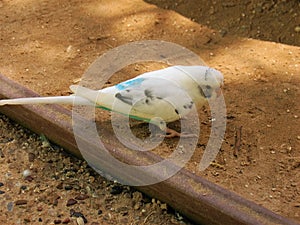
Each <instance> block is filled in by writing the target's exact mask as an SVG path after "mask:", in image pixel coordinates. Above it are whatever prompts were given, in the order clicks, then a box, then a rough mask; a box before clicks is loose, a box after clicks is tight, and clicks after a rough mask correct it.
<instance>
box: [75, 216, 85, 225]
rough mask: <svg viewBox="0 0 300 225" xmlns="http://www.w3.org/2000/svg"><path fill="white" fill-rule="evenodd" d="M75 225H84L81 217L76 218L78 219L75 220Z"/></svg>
mask: <svg viewBox="0 0 300 225" xmlns="http://www.w3.org/2000/svg"><path fill="white" fill-rule="evenodd" d="M76 223H77V224H78V225H84V221H83V219H82V217H78V218H77V219H76Z"/></svg>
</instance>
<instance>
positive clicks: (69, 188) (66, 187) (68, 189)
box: [65, 185, 73, 191]
mask: <svg viewBox="0 0 300 225" xmlns="http://www.w3.org/2000/svg"><path fill="white" fill-rule="evenodd" d="M72 189H73V187H72V186H71V185H66V186H65V190H66V191H70V190H72Z"/></svg>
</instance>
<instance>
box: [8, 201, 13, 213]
mask: <svg viewBox="0 0 300 225" xmlns="http://www.w3.org/2000/svg"><path fill="white" fill-rule="evenodd" d="M6 208H7V211H8V212H12V211H13V209H14V203H13V202H9V203H7V206H6Z"/></svg>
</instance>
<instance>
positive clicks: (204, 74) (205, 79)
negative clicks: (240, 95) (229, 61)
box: [180, 66, 224, 98]
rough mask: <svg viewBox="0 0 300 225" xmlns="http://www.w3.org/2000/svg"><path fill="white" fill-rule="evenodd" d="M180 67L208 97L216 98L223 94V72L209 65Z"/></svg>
mask: <svg viewBox="0 0 300 225" xmlns="http://www.w3.org/2000/svg"><path fill="white" fill-rule="evenodd" d="M180 69H181V70H182V71H183V72H184V73H185V74H187V75H188V76H189V77H190V78H192V79H193V80H194V81H195V82H196V83H197V84H198V88H199V91H200V93H201V94H202V95H203V96H204V97H206V98H214V97H217V96H219V95H220V94H221V87H222V86H223V82H224V77H223V74H222V73H221V72H220V71H218V70H216V69H213V68H210V67H207V66H182V67H180Z"/></svg>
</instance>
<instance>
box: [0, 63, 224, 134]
mask: <svg viewBox="0 0 300 225" xmlns="http://www.w3.org/2000/svg"><path fill="white" fill-rule="evenodd" d="M222 85H223V75H222V73H221V72H220V71H218V70H216V69H213V68H210V67H207V66H171V67H168V68H165V69H161V70H156V71H152V72H147V73H144V74H142V75H139V76H137V77H135V78H133V79H130V80H127V81H124V82H121V83H119V84H116V85H114V86H111V87H107V88H103V89H101V90H92V89H89V88H86V87H82V86H78V85H71V86H70V89H71V91H72V92H73V93H74V94H73V95H70V96H53V97H33V98H18V99H8V100H0V106H1V105H19V104H53V103H55V104H76V105H95V106H96V107H99V108H102V109H105V110H110V111H114V112H118V113H121V114H124V115H128V116H129V117H131V118H134V119H138V120H142V121H145V122H149V123H153V124H155V125H157V126H158V127H159V128H160V129H161V130H163V131H165V132H166V134H167V135H166V137H174V136H184V135H183V134H180V133H178V132H177V131H175V130H172V129H170V128H168V127H167V126H166V123H168V122H173V121H176V120H179V119H180V118H182V117H184V116H185V115H187V114H188V113H189V112H190V111H191V109H192V108H193V107H200V106H202V105H203V104H205V102H206V101H207V99H209V98H216V97H217V96H218V95H219V94H220V88H221V86H222ZM187 136H188V135H187Z"/></svg>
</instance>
